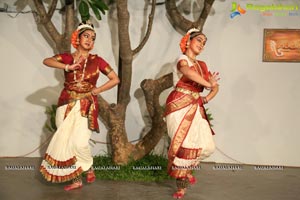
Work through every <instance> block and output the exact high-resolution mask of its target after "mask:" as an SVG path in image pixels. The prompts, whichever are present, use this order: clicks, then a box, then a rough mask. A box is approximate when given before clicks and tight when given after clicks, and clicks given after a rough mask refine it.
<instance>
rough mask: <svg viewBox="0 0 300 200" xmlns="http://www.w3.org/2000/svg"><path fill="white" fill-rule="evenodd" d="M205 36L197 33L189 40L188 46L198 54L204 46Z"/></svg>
mask: <svg viewBox="0 0 300 200" xmlns="http://www.w3.org/2000/svg"><path fill="white" fill-rule="evenodd" d="M205 43H206V38H205V36H204V35H197V36H196V37H194V38H193V39H192V40H191V41H190V45H189V48H190V49H191V50H192V51H193V52H194V53H195V54H196V55H198V54H200V53H201V52H202V51H203V49H204V46H205Z"/></svg>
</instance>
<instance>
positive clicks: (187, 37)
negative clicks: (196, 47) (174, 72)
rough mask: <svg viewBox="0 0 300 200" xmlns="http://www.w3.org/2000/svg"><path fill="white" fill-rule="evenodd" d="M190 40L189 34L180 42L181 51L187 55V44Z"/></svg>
mask: <svg viewBox="0 0 300 200" xmlns="http://www.w3.org/2000/svg"><path fill="white" fill-rule="evenodd" d="M189 39H190V34H189V33H187V34H185V36H183V37H182V38H181V41H180V45H179V46H180V49H181V52H182V53H185V52H186V49H187V43H188V41H189Z"/></svg>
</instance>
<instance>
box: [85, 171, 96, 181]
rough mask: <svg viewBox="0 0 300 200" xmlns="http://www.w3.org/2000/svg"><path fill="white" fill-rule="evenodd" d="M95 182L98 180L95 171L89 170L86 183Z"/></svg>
mask: <svg viewBox="0 0 300 200" xmlns="http://www.w3.org/2000/svg"><path fill="white" fill-rule="evenodd" d="M95 180H96V176H95V173H94V170H89V171H88V172H87V175H86V182H87V183H93V182H95Z"/></svg>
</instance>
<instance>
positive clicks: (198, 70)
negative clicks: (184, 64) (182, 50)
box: [186, 55, 203, 77]
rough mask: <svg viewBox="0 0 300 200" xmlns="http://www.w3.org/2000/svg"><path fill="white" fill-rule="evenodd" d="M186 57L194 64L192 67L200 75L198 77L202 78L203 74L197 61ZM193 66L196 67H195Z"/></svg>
mask: <svg viewBox="0 0 300 200" xmlns="http://www.w3.org/2000/svg"><path fill="white" fill-rule="evenodd" d="M186 56H187V57H188V59H189V60H190V61H191V62H192V63H193V64H194V67H195V68H196V70H197V72H198V73H199V74H200V76H202V77H203V72H202V69H201V66H200V65H199V63H198V61H197V60H196V59H193V58H191V57H190V56H188V55H186ZM195 64H196V65H197V66H195Z"/></svg>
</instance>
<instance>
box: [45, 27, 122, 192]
mask: <svg viewBox="0 0 300 200" xmlns="http://www.w3.org/2000/svg"><path fill="white" fill-rule="evenodd" d="M95 39H96V33H95V30H94V27H93V25H92V24H91V23H89V22H83V23H81V24H80V25H79V26H78V28H77V29H76V30H75V31H74V32H73V34H72V41H71V43H72V45H73V47H74V48H75V49H76V51H75V52H74V53H63V54H57V55H55V56H53V57H49V58H46V59H45V60H44V61H43V63H44V64H45V65H46V66H48V67H53V68H59V69H62V70H64V75H65V83H64V88H63V90H62V92H61V95H60V97H59V100H58V108H57V112H56V125H57V131H56V132H55V134H54V136H53V138H52V140H51V142H50V144H49V146H48V149H47V151H46V155H45V157H44V160H43V162H42V164H41V167H40V171H41V173H42V175H43V176H44V177H45V179H46V180H47V181H50V182H54V183H61V182H66V181H73V182H72V183H71V184H70V185H67V186H65V187H64V189H65V190H66V191H68V190H73V189H76V188H80V187H82V180H81V174H82V173H83V172H87V182H88V183H92V182H94V181H95V178H96V177H95V174H94V171H93V169H92V165H93V158H92V155H91V152H90V146H89V139H90V136H91V134H92V131H96V132H99V126H98V121H97V116H98V101H97V95H98V94H99V93H101V92H104V91H106V90H108V89H110V88H112V87H114V86H115V85H117V84H118V83H119V78H118V76H117V75H116V73H115V72H114V71H113V70H112V68H111V67H110V65H109V64H108V63H107V62H106V61H105V60H104V59H103V58H101V57H100V56H98V55H92V54H90V50H92V48H93V47H94V42H95ZM100 73H102V74H104V75H106V76H107V78H108V81H107V82H106V83H104V84H103V85H101V86H100V87H97V86H96V84H97V80H98V77H99V75H100Z"/></svg>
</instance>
